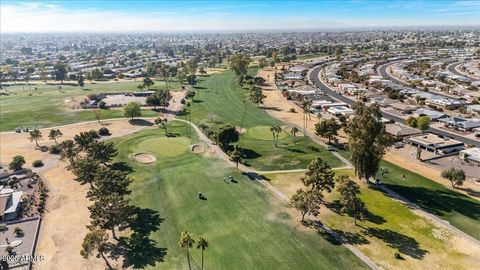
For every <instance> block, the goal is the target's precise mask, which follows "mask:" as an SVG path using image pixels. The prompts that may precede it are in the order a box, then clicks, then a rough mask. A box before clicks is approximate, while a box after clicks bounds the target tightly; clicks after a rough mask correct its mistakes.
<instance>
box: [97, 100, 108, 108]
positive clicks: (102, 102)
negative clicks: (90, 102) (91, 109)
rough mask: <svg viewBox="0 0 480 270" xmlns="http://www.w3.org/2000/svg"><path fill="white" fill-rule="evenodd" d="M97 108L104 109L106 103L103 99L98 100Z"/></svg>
mask: <svg viewBox="0 0 480 270" xmlns="http://www.w3.org/2000/svg"><path fill="white" fill-rule="evenodd" d="M98 108H100V109H102V110H104V109H106V108H107V103H105V101H103V100H102V101H100V102H99V103H98Z"/></svg>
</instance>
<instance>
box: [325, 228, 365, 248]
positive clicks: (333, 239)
mask: <svg viewBox="0 0 480 270" xmlns="http://www.w3.org/2000/svg"><path fill="white" fill-rule="evenodd" d="M316 229H317V233H318V234H319V235H320V236H322V238H323V239H325V240H327V241H328V242H330V243H331V244H333V245H336V246H338V245H341V244H352V245H366V244H369V243H370V241H368V239H367V238H365V237H364V236H363V235H361V234H359V233H353V232H344V231H341V230H332V232H333V233H334V234H335V235H336V236H333V235H332V234H331V233H328V232H327V231H325V230H324V229H323V228H321V227H317V228H316ZM338 238H339V239H338Z"/></svg>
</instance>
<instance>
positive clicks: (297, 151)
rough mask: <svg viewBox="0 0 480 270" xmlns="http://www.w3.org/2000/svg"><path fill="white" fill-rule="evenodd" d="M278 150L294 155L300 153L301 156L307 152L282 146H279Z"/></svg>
mask: <svg viewBox="0 0 480 270" xmlns="http://www.w3.org/2000/svg"><path fill="white" fill-rule="evenodd" d="M277 147H278V148H280V149H284V150H287V151H290V152H293V153H299V154H305V153H306V152H305V151H303V150H301V149H296V148H289V147H281V146H278V145H277Z"/></svg>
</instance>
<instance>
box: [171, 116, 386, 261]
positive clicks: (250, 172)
mask: <svg viewBox="0 0 480 270" xmlns="http://www.w3.org/2000/svg"><path fill="white" fill-rule="evenodd" d="M172 121H180V122H184V123H188V124H190V125H191V126H192V127H193V129H194V130H195V132H196V133H197V134H198V137H199V139H200V141H202V142H204V143H206V144H207V145H208V146H209V147H210V148H211V149H212V150H213V151H214V152H215V153H216V154H217V155H218V156H220V157H221V158H222V159H224V160H225V161H227V162H229V163H230V164H231V165H232V166H236V164H235V163H234V162H233V161H231V160H230V157H229V156H228V155H227V154H225V152H223V150H222V149H221V148H220V147H219V146H218V145H216V144H215V143H214V142H213V141H212V140H210V138H208V137H207V136H206V135H205V134H203V132H202V131H201V130H200V128H199V127H198V126H197V125H195V124H194V123H192V122H190V121H187V120H183V119H172ZM342 168H349V167H348V166H347V167H341V168H334V169H342ZM238 170H239V171H241V172H243V173H244V174H246V175H247V176H248V177H249V178H251V179H255V180H256V181H257V182H258V183H260V184H261V185H263V186H264V187H265V188H267V189H268V190H270V191H271V192H272V193H273V194H274V195H275V197H277V198H278V199H280V200H282V201H283V202H285V203H287V204H288V203H290V198H289V197H288V196H287V195H285V194H283V193H282V192H281V191H279V190H278V189H277V188H275V187H274V186H272V185H271V184H270V183H268V182H267V181H265V180H264V179H263V177H262V176H261V174H268V173H277V172H278V173H280V172H283V173H286V172H301V171H305V170H304V169H297V170H279V171H257V170H255V169H254V168H251V167H247V166H245V165H243V164H238ZM316 224H317V226H318V227H320V228H322V229H323V230H324V231H326V232H327V233H329V234H330V235H331V236H333V237H334V238H335V239H336V240H337V241H339V242H340V243H342V245H343V246H344V247H346V248H347V249H349V250H350V251H351V252H352V253H353V254H355V256H357V257H358V258H359V259H360V260H362V261H363V262H364V263H365V264H367V265H368V266H369V267H370V268H371V269H374V270H380V269H382V268H381V267H379V266H377V265H376V264H375V263H374V262H373V261H372V260H370V258H368V257H367V256H366V255H365V254H363V253H362V252H361V251H360V250H358V249H357V248H356V247H354V246H353V245H351V244H349V243H348V241H347V240H346V239H344V238H343V237H342V236H340V235H339V234H337V233H335V232H334V231H333V230H331V229H330V228H329V227H328V226H326V225H325V224H323V223H321V222H320V221H318V220H317V221H316Z"/></svg>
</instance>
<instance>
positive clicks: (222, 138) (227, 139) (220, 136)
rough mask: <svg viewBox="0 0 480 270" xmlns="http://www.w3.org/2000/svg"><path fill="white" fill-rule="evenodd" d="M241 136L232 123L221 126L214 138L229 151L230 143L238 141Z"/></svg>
mask: <svg viewBox="0 0 480 270" xmlns="http://www.w3.org/2000/svg"><path fill="white" fill-rule="evenodd" d="M239 138H240V135H239V134H238V131H237V130H236V129H235V127H233V126H230V125H224V126H221V127H219V128H218V129H217V130H215V132H214V134H213V139H214V140H215V142H216V143H217V144H218V145H219V146H220V148H222V150H223V151H225V152H228V151H229V150H230V144H231V143H234V142H237V141H238V140H239Z"/></svg>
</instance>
